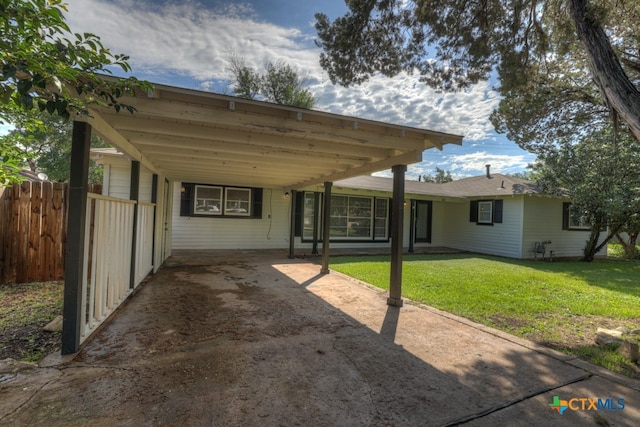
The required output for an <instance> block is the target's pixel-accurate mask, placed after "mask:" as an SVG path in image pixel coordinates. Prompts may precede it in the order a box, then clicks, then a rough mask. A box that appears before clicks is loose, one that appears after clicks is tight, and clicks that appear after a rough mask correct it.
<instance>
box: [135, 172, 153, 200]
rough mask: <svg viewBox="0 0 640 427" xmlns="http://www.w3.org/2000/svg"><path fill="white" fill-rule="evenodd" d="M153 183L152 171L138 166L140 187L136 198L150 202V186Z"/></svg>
mask: <svg viewBox="0 0 640 427" xmlns="http://www.w3.org/2000/svg"><path fill="white" fill-rule="evenodd" d="M152 183H153V173H152V172H151V171H150V170H149V169H147V168H144V167H141V168H140V189H139V192H138V200H140V201H141V202H147V203H149V202H151V187H152Z"/></svg>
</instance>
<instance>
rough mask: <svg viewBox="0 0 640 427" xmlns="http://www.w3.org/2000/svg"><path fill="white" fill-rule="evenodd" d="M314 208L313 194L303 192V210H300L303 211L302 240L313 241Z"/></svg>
mask: <svg viewBox="0 0 640 427" xmlns="http://www.w3.org/2000/svg"><path fill="white" fill-rule="evenodd" d="M315 208H316V197H315V193H310V192H305V193H304V197H303V208H302V209H303V213H302V217H303V219H302V221H303V226H302V240H313V227H314V219H315ZM318 208H319V207H318ZM318 224H319V222H318Z"/></svg>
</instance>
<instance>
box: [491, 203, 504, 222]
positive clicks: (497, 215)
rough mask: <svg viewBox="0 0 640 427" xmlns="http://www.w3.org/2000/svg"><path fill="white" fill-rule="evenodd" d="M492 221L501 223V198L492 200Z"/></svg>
mask: <svg viewBox="0 0 640 427" xmlns="http://www.w3.org/2000/svg"><path fill="white" fill-rule="evenodd" d="M493 222H494V223H496V224H502V199H498V200H494V201H493Z"/></svg>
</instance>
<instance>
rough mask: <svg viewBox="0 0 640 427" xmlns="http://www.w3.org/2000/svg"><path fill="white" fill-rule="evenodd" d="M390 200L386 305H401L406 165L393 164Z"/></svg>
mask: <svg viewBox="0 0 640 427" xmlns="http://www.w3.org/2000/svg"><path fill="white" fill-rule="evenodd" d="M391 170H392V171H393V196H392V197H393V199H392V202H391V278H390V283H389V297H388V298H387V305H391V306H394V307H402V237H403V227H402V226H403V222H404V173H405V172H406V171H407V166H406V165H395V166H394V167H392V168H391Z"/></svg>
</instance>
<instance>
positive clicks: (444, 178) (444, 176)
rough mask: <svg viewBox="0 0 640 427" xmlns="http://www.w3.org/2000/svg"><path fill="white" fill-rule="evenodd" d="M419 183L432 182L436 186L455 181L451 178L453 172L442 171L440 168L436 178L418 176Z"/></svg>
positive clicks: (437, 169) (437, 170)
mask: <svg viewBox="0 0 640 427" xmlns="http://www.w3.org/2000/svg"><path fill="white" fill-rule="evenodd" d="M418 181H423V182H432V183H434V184H444V183H445V182H451V181H453V178H452V177H451V172H449V171H445V170H444V169H440V168H439V167H436V174H435V176H432V175H418Z"/></svg>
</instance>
